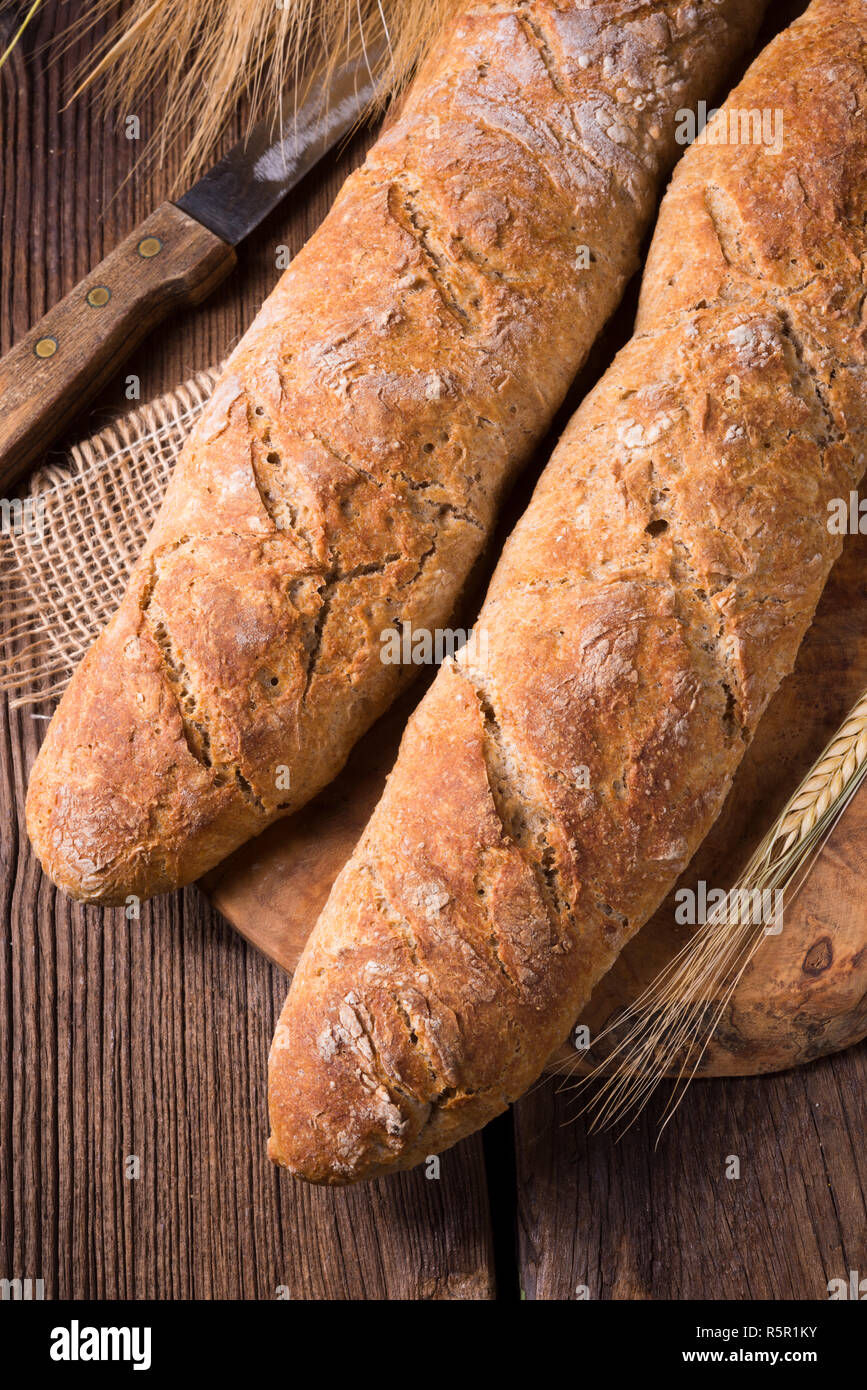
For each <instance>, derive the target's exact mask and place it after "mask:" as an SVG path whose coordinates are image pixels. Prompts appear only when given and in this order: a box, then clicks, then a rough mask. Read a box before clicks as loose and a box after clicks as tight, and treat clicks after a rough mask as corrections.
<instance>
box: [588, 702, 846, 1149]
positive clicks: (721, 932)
mask: <svg viewBox="0 0 867 1390" xmlns="http://www.w3.org/2000/svg"><path fill="white" fill-rule="evenodd" d="M865 775H867V690H865V691H864V692H863V693H862V695H861V696H860V698H859V699H858V701H857V702H856V704H855V705H854V706H853V708H852V709H851V710H850V712H849V714H848V715H847V717H846V719H845V720H844V722H843V723H842V724H841V726H840V728H839V729H838V730H837V732H836V733H835V735H834V737H833V738H832V739H831V741H830V742H829V743H828V745H827V746H826V748H825V749H824V751H823V752H822V753H821V755H820V756H819V758H818V759H817V760H816V762H815V763H814V764H813V766H812V767H811V768H810V771H809V772H808V773H807V775H806V777H805V778H804V779H803V781H802V782H801V783H800V785H799V786H798V788H797V789H796V791H795V792H794V793H793V794H792V796H791V797H790V798H789V800H788V801H787V802H786V804H785V806H784V807H783V809H782V811H781V812H780V814H779V816H778V817H777V819H776V820H775V821H774V824H773V825H772V826H771V828H770V830H769V831H768V832H767V834H766V835H765V836H764V838H763V839H762V841H761V843H760V844H759V845H758V847H757V848H756V850H755V851H754V853H753V854H752V856H751V857H750V860H749V862H748V863H747V865H746V867H745V869H744V870H743V872H742V873H741V875H740V877H739V878H738V880H737V882H736V883H735V885H734V887H733V889H731V890H730V891H729V894H728V895H727V897H726V901H725V903H723V904H720V905H719V906H718V907H716V908H715V909H714V910H713V911H712V912H711V913H710V914H709V916H708V919H707V921H706V923H705V924H704V925H703V926H702V927H701V928H700V930H699V931H697V932H696V933H695V934H694V935H693V936H692V937H691V939H690V940H689V941H688V942H687V944H686V945H685V946H684V947H683V949H682V950H681V951H680V952H679V953H678V954H677V955H676V956H675V957H674V958H673V959H672V960H671V961H670V962H669V963H668V965H667V966H666V967H665V968H664V969H663V970H662V971H660V973H659V974H658V975H657V976H656V977H655V979H653V980H652V981H651V983H650V984H649V985H648V987H647V988H646V989H645V990H644V992H643V993H642V994H641V995H640V996H639V998H638V999H636V1000H635V1001H634V1003H633V1004H632V1005H631V1006H630V1007H629V1008H628V1009H627V1010H626V1011H625V1013H623V1014H621V1015H620V1017H619V1018H618V1019H617V1020H616V1022H614V1023H612V1024H611V1025H609V1027H608V1028H606V1029H605V1030H604V1031H603V1032H602V1033H601V1034H599V1036H598V1037H597V1039H596V1044H597V1045H598V1043H599V1042H600V1041H602V1039H603V1038H605V1037H606V1036H608V1035H609V1034H611V1033H612V1032H613V1031H614V1030H615V1028H616V1029H617V1031H618V1032H619V1031H620V1030H621V1029H623V1028H624V1027H625V1033H624V1034H623V1036H622V1038H621V1040H620V1042H619V1043H618V1044H617V1046H616V1047H614V1048H613V1049H612V1051H611V1052H610V1053H609V1054H608V1056H607V1057H606V1058H605V1059H604V1060H603V1061H602V1062H600V1064H599V1065H598V1066H597V1067H596V1068H594V1070H593V1071H592V1072H591V1073H590V1075H589V1076H587V1077H586V1078H585V1079H584V1080H583V1081H582V1082H581V1083H580V1085H579V1087H578V1090H582V1089H583V1088H584V1087H585V1086H587V1085H588V1084H589V1083H590V1082H592V1081H594V1080H596V1079H598V1078H600V1077H602V1078H603V1084H602V1086H601V1087H600V1088H599V1090H598V1091H597V1092H596V1094H595V1095H594V1096H593V1099H592V1100H591V1101H590V1102H589V1104H588V1105H587V1106H586V1107H585V1109H589V1110H590V1111H591V1115H592V1123H591V1129H598V1128H608V1127H610V1126H611V1125H615V1124H617V1123H619V1122H620V1121H621V1120H623V1119H624V1118H625V1117H626V1116H627V1115H631V1116H632V1121H634V1119H635V1117H636V1116H637V1115H638V1114H639V1113H640V1111H641V1110H642V1109H643V1108H644V1107H645V1105H646V1104H647V1103H648V1101H649V1100H650V1098H651V1096H652V1095H653V1093H654V1091H655V1090H656V1088H657V1086H659V1084H660V1082H661V1081H662V1080H663V1078H664V1077H665V1076H666V1075H670V1074H671V1072H672V1071H673V1070H674V1069H675V1068H677V1071H676V1075H675V1081H674V1086H673V1089H672V1094H671V1096H670V1098H669V1100H668V1102H667V1104H666V1106H665V1109H664V1111H663V1115H662V1119H661V1122H660V1133H661V1132H662V1130H663V1129H664V1128H665V1126H666V1125H667V1124H668V1122H669V1120H670V1119H671V1117H672V1115H673V1114H674V1112H675V1110H676V1109H677V1107H678V1106H679V1104H680V1102H681V1101H682V1099H683V1097H684V1095H685V1093H686V1089H687V1087H688V1086H689V1083H690V1082H691V1081H692V1079H693V1077H694V1076H695V1074H696V1072H697V1070H698V1068H699V1066H700V1064H701V1060H702V1057H703V1056H704V1053H705V1050H706V1048H707V1045H708V1043H709V1042H710V1039H711V1037H712V1036H713V1033H714V1031H715V1029H716V1027H717V1025H718V1023H719V1021H720V1019H721V1018H722V1016H723V1014H724V1012H725V1010H726V1008H727V1006H728V1003H729V1000H730V999H731V997H732V994H733V993H734V991H735V989H736V988H737V985H738V982H739V980H740V979H741V977H742V975H743V973H744V971H745V970H746V968H747V966H748V965H749V963H750V961H751V960H752V959H753V958H754V956H755V954H756V952H757V951H758V949H759V948H760V946H761V944H762V942H763V940H764V939H765V937H766V935H767V931H766V928H765V926H764V925H763V924H762V923H761V922H760V923H758V924H757V923H755V922H754V921H753V920H752V915H751V913H749V912H747V913H746V914H745V912H744V910H743V909H744V906H745V903H748V902H754V901H755V900H754V899H752V898H746V897H745V896H744V895H746V894H750V895H752V894H754V893H757V892H760V893H767V892H772V893H774V892H777V891H779V892H781V893H782V894H783V895H784V901H791V899H792V898H793V897H794V895H795V894H796V893H797V892H798V890H799V889H800V887H801V886H802V884H803V882H804V879H805V878H806V877H807V874H808V873H809V871H810V869H811V867H812V865H813V863H814V862H815V860H816V858H817V857H818V855H819V853H820V852H821V849H822V847H823V845H824V844H825V842H826V841H827V839H828V836H829V835H830V834H831V831H832V830H833V829H834V826H835V825H836V824H837V822H838V821H839V819H840V817H841V816H842V814H843V812H844V811H845V809H846V807H847V806H848V805H849V802H850V801H851V800H852V797H853V796H854V795H855V793H856V791H857V790H858V788H859V786H860V785H861V783H862V781H863V780H864V777H865ZM632 1121H630V1123H631V1122H632Z"/></svg>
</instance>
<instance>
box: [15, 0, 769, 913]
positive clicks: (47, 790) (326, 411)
mask: <svg viewBox="0 0 867 1390" xmlns="http://www.w3.org/2000/svg"><path fill="white" fill-rule="evenodd" d="M761 10H762V5H761V4H760V3H757V2H756V0H715V3H712V4H704V5H700V6H696V5H695V4H694V3H693V0H683V3H670V4H666V5H652V6H648V5H646V4H638V3H636V0H617V2H616V3H615V2H614V0H612V3H604V4H595V5H591V6H590V7H586V6H584V5H580V4H578V3H568V4H562V3H559V4H558V3H554V2H553V0H547V2H543V0H534V3H523V4H520V3H518V4H515V5H512V6H509V5H503V4H498V3H483V4H471V5H467V6H465V8H464V12H463V14H462V15H460V16H459V17H458V18H457V19H456V21H455V24H454V26H453V28H452V29H451V30H450V31H449V32H448V33H447V34H446V36H445V38H444V40H443V41H442V42H441V43H440V45H439V47H438V48H437V49H436V51H435V52H434V53H433V54H432V56H431V58H430V60H429V61H428V62H427V64H426V65H425V68H424V71H423V72H422V74H421V75H420V77H419V79H418V81H417V83H416V85H415V87H414V89H413V90H412V91H411V92H410V94H409V97H408V99H407V101H406V103H405V106H404V109H403V110H402V111H401V113H400V114H399V116H398V117H397V119H396V120H395V121H394V122H393V123H392V124H391V126H390V127H389V128H388V129H387V130H386V132H385V133H384V134H383V135H382V137H381V138H380V139H379V141H378V142H377V144H376V145H375V146H374V147H373V149H372V150H371V152H370V154H369V156H368V158H367V161H366V163H365V164H364V166H363V167H362V168H361V169H360V170H358V171H357V172H356V173H354V174H353V175H352V176H351V177H350V178H349V180H348V181H347V183H346V184H345V186H344V188H343V190H342V192H341V193H340V195H339V197H338V198H337V201H336V204H335V206H334V207H333V209H332V211H331V213H330V214H329V216H328V217H327V218H326V220H325V222H324V223H323V225H322V227H321V228H320V229H319V231H318V232H317V233H316V234H315V236H314V237H313V238H312V239H311V241H310V242H308V244H307V245H306V247H305V248H304V249H303V250H302V251H301V253H300V254H299V255H298V256H297V258H296V259H295V261H294V262H293V264H292V265H291V266H290V268H289V269H288V270H287V272H286V273H285V275H284V276H283V278H282V279H281V280H280V282H279V284H278V285H277V288H276V289H275V291H274V292H273V294H272V295H271V296H270V298H269V299H268V300H267V302H266V304H265V305H264V307H263V309H262V310H261V312H260V313H259V315H258V317H257V319H256V320H255V322H254V323H253V325H252V327H251V328H250V330H249V332H248V333H247V334H246V336H245V337H244V338H243V340H242V341H241V343H240V344H239V346H238V348H237V349H236V351H235V352H234V353H233V355H232V357H231V359H230V361H229V363H228V366H227V370H226V373H225V375H224V377H223V378H222V381H221V383H220V384H219V386H218V388H217V390H216V392H215V394H214V397H213V399H212V400H211V402H210V403H209V405H208V407H207V409H206V410H205V412H204V415H203V417H202V418H201V420H200V422H199V424H198V425H197V427H196V429H195V430H194V432H193V434H192V436H191V438H190V440H189V442H188V444H187V446H186V447H185V449H184V451H183V453H182V455H181V457H180V459H179V461H178V464H177V467H176V470H175V473H174V476H173V479H172V482H171V484H170V487H169V489H168V493H167V496H166V499H165V503H164V506H163V508H162V511H161V514H160V516H159V518H158V520H157V522H156V524H155V526H154V529H153V531H152V533H151V536H150V538H149V540H148V543H147V545H146V548H145V551H144V554H143V556H142V558H141V561H140V563H139V564H138V565H137V568H136V570H135V573H134V575H133V577H132V581H131V583H130V586H129V590H128V592H127V594H126V596H125V598H124V599H123V602H122V603H121V606H120V609H119V611H118V613H117V614H116V616H115V617H114V619H113V620H112V622H111V623H110V624H109V626H108V628H107V629H106V631H105V632H104V633H103V634H102V635H101V637H100V638H99V640H98V641H97V643H96V644H95V646H94V647H93V648H92V650H91V651H90V652H89V653H88V655H87V656H86V658H85V660H84V661H83V663H82V665H81V667H80V668H79V670H78V671H77V673H76V675H75V677H74V679H73V681H72V683H71V685H70V687H69V690H68V691H67V693H66V695H65V696H64V698H63V700H62V701H61V704H60V706H59V709H58V711H57V713H56V715H55V717H54V720H53V722H52V723H51V726H50V728H49V730H48V734H47V737H46V739H45V743H44V745H43V747H42V749H41V752H40V754H39V757H38V759H37V761H36V764H35V767H34V769H33V773H32V776H31V780H30V788H29V795H28V801H27V825H28V830H29V833H30V837H31V840H32V842H33V845H34V847H35V850H36V853H37V854H38V856H39V858H40V860H41V861H42V864H43V866H44V868H45V870H46V872H47V873H48V874H49V875H50V877H51V878H52V879H53V880H54V882H55V883H56V884H58V885H59V886H60V887H61V888H63V889H65V890H66V891H67V892H68V893H70V894H72V895H73V896H75V897H80V898H85V899H89V900H95V901H101V902H105V903H116V902H123V901H124V900H125V899H126V898H127V897H129V896H130V895H136V896H137V897H139V898H145V897H148V896H150V895H152V894H154V893H156V892H160V891H165V890H168V889H171V888H173V887H176V886H178V885H181V884H184V883H187V882H190V881H191V880H193V879H195V878H197V877H199V876H200V875H201V874H202V873H203V872H205V870H207V869H208V868H210V867H212V866H213V865H214V864H216V863H217V862H219V861H220V860H221V859H222V858H224V857H225V856H226V855H227V854H228V853H229V852H230V851H231V850H233V849H235V848H236V847H237V846H238V845H240V844H242V843H243V842H244V841H245V840H246V839H248V838H249V837H250V836H252V835H255V834H257V833H258V832H259V831H261V830H263V829H264V828H265V827H266V826H267V825H268V824H269V823H271V822H272V821H273V820H275V819H276V818H278V817H279V816H281V815H286V814H289V813H290V812H292V811H295V810H297V808H298V807H300V806H302V805H303V804H304V803H305V802H306V801H307V800H308V799H309V798H310V797H311V796H313V795H314V794H315V793H316V792H317V791H318V790H319V789H320V788H321V787H322V786H323V785H324V784H325V783H327V782H328V781H329V780H330V779H331V778H333V777H334V776H335V774H336V773H337V772H338V771H339V769H340V767H341V766H342V764H343V762H344V761H345V759H346V756H347V754H348V752H349V750H350V748H351V746H352V744H353V743H354V742H355V740H356V739H357V738H358V737H359V736H360V734H361V733H362V732H363V731H364V730H365V729H366V728H367V727H368V726H369V725H370V724H371V723H372V722H373V721H374V719H375V718H377V717H378V715H379V714H381V713H382V712H383V710H384V709H385V708H386V707H387V705H388V704H389V703H390V701H391V700H392V699H393V698H394V697H395V695H396V694H397V693H398V691H399V689H400V688H401V686H402V685H403V684H404V683H405V682H406V680H407V678H408V676H409V674H411V668H407V667H405V666H404V667H402V666H400V665H394V664H389V663H387V662H384V661H383V660H382V659H381V654H382V647H381V642H380V637H381V634H382V632H383V631H384V630H387V629H389V628H390V627H391V626H392V625H394V624H396V623H398V622H400V621H405V622H409V623H410V624H411V626H412V627H413V628H423V629H428V630H431V629H436V628H437V627H439V626H440V625H441V624H442V623H444V622H445V621H447V619H448V615H449V613H450V611H451V609H452V607H453V605H454V602H455V600H456V597H457V596H458V594H459V591H460V588H461V585H462V583H463V582H464V580H465V578H466V576H467V574H468V572H469V570H470V568H471V566H472V564H473V562H474V561H475V560H476V558H477V556H478V555H479V552H480V550H481V548H482V546H483V544H484V542H485V540H486V538H487V536H488V534H489V532H490V528H491V524H492V520H493V517H494V514H495V510H496V507H497V503H498V500H499V498H500V496H501V494H502V492H503V489H504V487H505V486H506V485H507V483H508V481H509V480H510V478H511V477H512V476H513V474H514V472H515V470H516V469H517V468H518V466H519V465H520V464H521V463H523V462H524V461H525V460H526V459H527V457H528V456H529V454H530V453H531V451H532V449H533V447H534V445H535V444H536V443H537V442H538V440H539V439H540V437H541V436H542V435H543V434H544V432H545V430H546V429H547V427H548V425H549V423H550V421H551V418H552V415H553V412H554V411H555V410H556V408H557V406H558V405H559V404H560V402H561V401H562V399H563V396H564V394H565V391H566V389H567V386H568V384H569V382H570V381H571V379H572V378H573V376H574V374H575V372H576V371H577V369H578V368H579V366H580V365H581V363H582V362H583V360H584V358H585V356H586V353H587V351H588V349H589V347H590V345H591V344H592V342H593V339H594V338H595V336H596V335H597V333H598V331H599V330H600V328H601V326H602V325H603V323H604V321H605V319H606V318H607V317H608V315H609V314H610V312H611V310H612V309H613V307H614V306H615V304H616V303H617V300H618V298H619V297H620V294H621V292H622V289H623V286H624V283H625V281H626V279H627V277H628V275H629V274H630V273H631V271H632V269H633V267H634V266H635V264H636V258H637V251H638V247H639V243H640V240H641V236H642V233H643V231H644V229H645V227H646V226H647V224H648V221H649V218H650V215H651V212H652V209H653V205H654V198H655V192H656V188H657V185H658V181H659V178H660V175H661V173H662V172H663V171H664V169H665V168H666V167H667V166H668V165H669V164H670V162H671V160H672V158H673V155H674V152H675V117H676V112H677V110H678V108H680V107H682V106H684V105H686V104H688V103H689V102H691V101H693V100H694V99H695V98H696V97H697V96H700V95H702V96H703V95H706V94H707V93H708V91H709V90H710V89H712V87H713V84H714V82H715V80H716V79H718V78H719V76H720V75H721V74H722V73H723V72H724V71H725V68H726V65H727V64H728V62H729V61H730V60H731V58H732V57H733V56H734V55H735V54H736V53H737V52H739V51H740V50H741V49H742V48H743V47H744V46H745V44H746V43H747V42H748V40H749V39H750V37H751V35H752V33H753V31H754V29H755V27H756V24H757V22H758V17H759V15H760V13H761ZM585 257H586V258H588V260H589V265H588V266H587V267H586V268H585V264H584V258H585Z"/></svg>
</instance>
